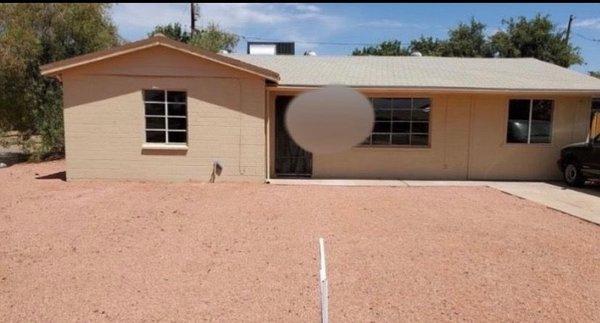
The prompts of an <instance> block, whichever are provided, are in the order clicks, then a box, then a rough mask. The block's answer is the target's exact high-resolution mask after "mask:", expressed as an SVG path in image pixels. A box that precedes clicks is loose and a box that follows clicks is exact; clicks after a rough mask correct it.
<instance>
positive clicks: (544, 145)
mask: <svg viewBox="0 0 600 323" xmlns="http://www.w3.org/2000/svg"><path fill="white" fill-rule="evenodd" d="M502 147H503V148H553V147H554V145H552V143H537V144H536V143H533V144H527V143H503V144H502Z"/></svg>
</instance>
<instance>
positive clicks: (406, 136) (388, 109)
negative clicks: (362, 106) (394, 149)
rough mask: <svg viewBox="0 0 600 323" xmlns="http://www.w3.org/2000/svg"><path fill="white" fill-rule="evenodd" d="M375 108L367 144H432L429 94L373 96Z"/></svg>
mask: <svg viewBox="0 0 600 323" xmlns="http://www.w3.org/2000/svg"><path fill="white" fill-rule="evenodd" d="M369 100H370V101H371V102H372V104H373V110H374V112H375V123H374V124H373V130H372V132H371V135H369V136H368V137H367V138H365V140H364V142H363V143H361V145H363V146H380V145H402V146H427V145H428V144H429V113H430V109H431V100H430V99H429V98H369Z"/></svg>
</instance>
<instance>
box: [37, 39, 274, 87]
mask: <svg viewBox="0 0 600 323" xmlns="http://www.w3.org/2000/svg"><path fill="white" fill-rule="evenodd" d="M154 46H165V47H169V48H172V49H175V50H178V51H180V52H184V53H187V54H190V55H194V56H197V57H201V58H204V59H207V60H210V61H212V62H215V63H218V64H222V65H226V66H229V67H232V68H235V69H238V70H243V71H246V72H248V73H252V74H255V75H258V76H261V77H264V78H266V79H268V80H271V81H274V82H277V81H278V80H279V74H277V73H276V72H273V71H271V70H269V69H266V68H263V67H259V66H255V65H252V64H250V63H246V62H243V61H240V60H237V59H235V58H232V57H227V56H224V55H219V54H216V53H213V52H210V51H206V50H202V49H198V48H196V47H194V46H191V45H188V44H185V43H182V42H178V41H175V40H172V39H170V38H167V37H165V36H164V35H162V34H157V35H154V36H152V37H149V38H147V39H143V40H140V41H136V42H132V43H127V44H125V45H122V46H117V47H114V48H110V49H107V50H102V51H98V52H94V53H90V54H85V55H80V56H75V57H72V58H68V59H65V60H62V61H57V62H53V63H50V64H46V65H42V66H41V67H40V70H41V72H42V75H57V74H60V72H62V71H65V70H68V69H71V68H74V67H78V66H82V65H86V64H91V63H95V62H98V61H102V60H105V59H109V58H112V57H116V56H120V55H124V54H128V53H131V52H135V51H139V50H142V49H146V48H150V47H154Z"/></svg>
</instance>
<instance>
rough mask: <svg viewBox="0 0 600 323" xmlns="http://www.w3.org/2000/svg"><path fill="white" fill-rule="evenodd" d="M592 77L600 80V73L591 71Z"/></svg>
mask: <svg viewBox="0 0 600 323" xmlns="http://www.w3.org/2000/svg"><path fill="white" fill-rule="evenodd" d="M589 73H590V76H593V77H595V78H599V79H600V71H590V72H589Z"/></svg>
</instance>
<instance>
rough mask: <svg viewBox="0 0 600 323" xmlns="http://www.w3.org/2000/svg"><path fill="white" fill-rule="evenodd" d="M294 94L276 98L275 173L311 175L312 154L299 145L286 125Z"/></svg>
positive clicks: (293, 175) (292, 175) (286, 175)
mask: <svg viewBox="0 0 600 323" xmlns="http://www.w3.org/2000/svg"><path fill="white" fill-rule="evenodd" d="M292 99H293V97H292V96H278V97H277V98H276V99H275V175H276V176H277V177H310V176H311V175H312V154H311V153H310V152H308V151H306V150H304V149H302V148H300V146H298V145H297V144H296V143H295V142H294V140H293V139H292V137H290V134H289V133H288V131H287V129H286V127H285V113H286V112H287V108H288V105H289V103H290V101H291V100H292Z"/></svg>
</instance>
